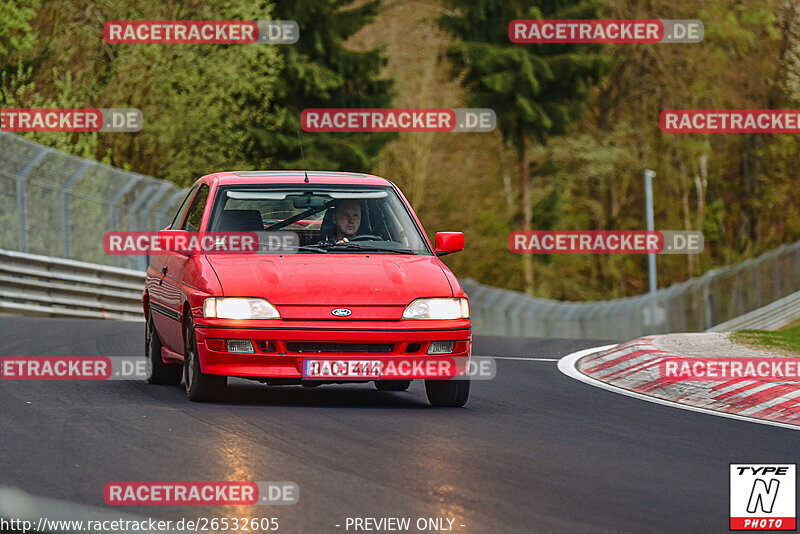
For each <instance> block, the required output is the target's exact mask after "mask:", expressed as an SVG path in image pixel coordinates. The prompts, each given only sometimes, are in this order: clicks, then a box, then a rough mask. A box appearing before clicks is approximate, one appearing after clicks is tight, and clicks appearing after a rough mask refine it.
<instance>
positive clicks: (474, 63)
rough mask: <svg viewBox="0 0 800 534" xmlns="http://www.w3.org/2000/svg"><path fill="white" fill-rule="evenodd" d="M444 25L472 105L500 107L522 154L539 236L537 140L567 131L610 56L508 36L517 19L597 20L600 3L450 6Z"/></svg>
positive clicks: (512, 0) (528, 210)
mask: <svg viewBox="0 0 800 534" xmlns="http://www.w3.org/2000/svg"><path fill="white" fill-rule="evenodd" d="M449 3H450V4H451V8H452V10H451V11H450V12H449V13H448V14H446V15H445V16H444V17H442V19H441V24H442V26H443V27H444V28H445V29H446V30H448V31H450V32H451V33H452V34H453V35H455V36H456V37H457V38H459V39H460V41H459V42H457V43H456V44H454V45H452V46H451V47H450V48H449V50H448V56H449V58H450V60H451V61H452V62H453V65H454V67H455V68H454V75H456V76H460V75H461V73H462V72H464V77H463V79H462V80H463V81H462V83H463V85H464V86H465V87H466V88H468V89H469V91H470V92H469V94H468V96H467V101H468V104H469V105H470V106H474V107H481V108H492V109H494V111H495V113H496V114H497V127H498V129H499V130H500V131H501V133H502V134H503V138H504V139H505V141H506V142H510V143H511V144H512V145H513V146H514V148H515V149H516V151H517V156H518V162H519V176H520V188H521V191H522V219H523V229H524V230H531V226H532V199H531V184H530V161H529V156H528V151H529V149H530V146H531V143H532V142H537V143H540V144H545V143H546V142H547V139H548V137H549V136H551V135H554V134H562V133H564V132H566V130H567V127H568V126H569V125H570V124H571V123H572V122H574V121H575V120H576V119H577V118H578V117H579V116H580V115H581V113H582V111H583V109H584V107H585V106H586V104H587V102H588V100H589V89H590V87H591V84H592V83H593V82H596V81H597V80H598V79H599V78H600V77H601V76H602V75H604V74H605V71H606V69H607V67H608V66H609V58H608V57H607V56H605V55H603V54H602V51H601V47H599V46H598V45H592V44H561V43H559V44H550V43H545V44H517V43H512V42H511V41H510V40H509V37H508V25H509V23H510V22H511V21H512V20H515V19H594V18H597V17H598V16H599V14H600V3H599V2H597V1H596V0H551V1H548V2H542V3H541V4H542V5H539V6H529V5H528V3H527V2H522V1H519V0H477V1H476V0H449ZM523 262H524V269H525V290H526V292H527V293H529V294H533V258H532V256H530V255H527V254H526V255H523Z"/></svg>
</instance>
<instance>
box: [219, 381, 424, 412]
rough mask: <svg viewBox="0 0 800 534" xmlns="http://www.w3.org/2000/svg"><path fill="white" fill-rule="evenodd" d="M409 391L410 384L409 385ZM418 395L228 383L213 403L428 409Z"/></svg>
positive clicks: (356, 388)
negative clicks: (218, 400) (220, 395)
mask: <svg viewBox="0 0 800 534" xmlns="http://www.w3.org/2000/svg"><path fill="white" fill-rule="evenodd" d="M412 388H413V385H412ZM419 393H420V392H418V391H417V392H414V391H411V392H389V391H377V390H376V389H375V388H374V387H373V386H372V384H359V385H340V384H331V385H324V386H319V387H315V388H307V387H302V386H267V385H264V384H259V383H256V382H252V383H248V382H245V381H236V382H232V383H229V384H228V387H227V391H226V392H225V396H224V397H223V399H222V400H221V401H220V402H218V403H217V404H232V405H234V404H236V405H264V406H302V407H318V408H391V409H398V408H406V409H420V408H425V409H429V408H430V405H429V404H428V403H427V401H426V400H425V397H424V394H423V395H422V396H420V394H419Z"/></svg>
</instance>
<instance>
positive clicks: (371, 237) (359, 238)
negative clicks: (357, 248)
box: [348, 234, 384, 243]
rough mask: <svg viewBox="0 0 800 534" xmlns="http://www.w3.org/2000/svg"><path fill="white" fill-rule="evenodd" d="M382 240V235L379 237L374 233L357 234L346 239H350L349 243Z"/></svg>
mask: <svg viewBox="0 0 800 534" xmlns="http://www.w3.org/2000/svg"><path fill="white" fill-rule="evenodd" d="M383 240H384V239H383V238H382V237H379V236H376V235H372V234H362V235H357V236H355V237H351V238H350V239H348V241H350V242H351V243H352V242H353V241H383Z"/></svg>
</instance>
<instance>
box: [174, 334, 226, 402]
mask: <svg viewBox="0 0 800 534" xmlns="http://www.w3.org/2000/svg"><path fill="white" fill-rule="evenodd" d="M185 336H186V337H185V339H186V352H185V354H184V358H183V382H184V385H185V386H186V397H187V398H188V399H189V400H190V401H198V402H207V401H216V400H220V399H222V397H223V396H224V395H225V388H226V386H227V384H228V377H227V376H219V375H209V374H206V373H204V372H202V371H201V370H200V358H198V356H197V340H196V339H195V335H194V326H193V325H192V322H191V319H187V321H186V333H185Z"/></svg>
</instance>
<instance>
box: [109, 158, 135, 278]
mask: <svg viewBox="0 0 800 534" xmlns="http://www.w3.org/2000/svg"><path fill="white" fill-rule="evenodd" d="M141 179H142V177H141V176H139V175H138V174H135V175H133V176H131V177H130V178H128V182H127V183H126V184H125V185H123V186H122V187H121V188H120V189H119V191H117V193H116V194H115V195H114V197H113V198H112V199H111V202H109V206H108V227H109V228H108V231H109V232H116V231H117V230H118V228H117V227H118V225H119V221H117V204H119V201H120V200H122V197H124V196H125V194H126V193H127V192H128V191H130V190H131V189H133V186H134V185H136V184H137V183H139V180H141ZM111 258H112V259H111V261H112V262H113V263H114V265H119V256H117V255H116V254H115V255H113V256H112V257H111Z"/></svg>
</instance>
